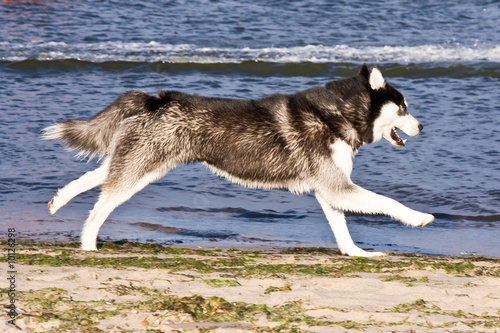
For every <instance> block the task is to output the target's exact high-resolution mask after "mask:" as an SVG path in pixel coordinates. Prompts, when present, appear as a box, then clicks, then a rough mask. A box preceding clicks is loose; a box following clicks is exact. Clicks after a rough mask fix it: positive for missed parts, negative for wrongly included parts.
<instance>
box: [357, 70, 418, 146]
mask: <svg viewBox="0 0 500 333" xmlns="http://www.w3.org/2000/svg"><path fill="white" fill-rule="evenodd" d="M359 75H360V76H361V77H362V78H363V79H364V80H366V81H365V82H366V83H367V85H368V89H369V90H370V98H371V112H372V117H373V118H372V119H373V127H372V131H373V133H372V135H373V137H372V142H377V141H380V140H381V139H382V138H384V139H386V140H387V141H389V142H390V143H391V144H392V145H393V146H394V147H404V145H405V142H406V140H403V139H401V138H400V137H399V135H398V133H397V130H401V131H402V132H403V133H405V134H406V135H409V136H416V135H418V134H419V133H420V131H421V130H422V128H423V126H422V125H421V124H420V123H419V122H418V120H417V119H415V118H414V117H413V116H412V115H411V114H410V113H409V112H408V110H407V108H408V105H407V103H406V100H405V98H404V97H403V95H402V94H401V93H400V92H399V91H397V90H396V89H395V88H394V87H392V86H391V85H390V84H389V83H387V82H386V81H385V79H384V77H383V76H382V73H381V72H380V71H379V70H378V69H377V68H376V67H373V68H372V69H371V70H368V67H366V65H363V67H362V68H361V71H360V73H359Z"/></svg>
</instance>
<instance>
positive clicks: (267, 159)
mask: <svg viewBox="0 0 500 333" xmlns="http://www.w3.org/2000/svg"><path fill="white" fill-rule="evenodd" d="M396 129H399V130H401V131H403V132H404V133H406V134H407V135H409V136H416V135H418V134H419V133H420V131H421V129H422V125H420V123H419V122H418V121H417V120H416V119H415V118H414V117H413V116H411V115H410V114H409V113H408V111H407V105H406V101H405V99H404V97H403V96H402V95H401V93H399V92H398V91H397V90H396V89H394V88H393V87H392V86H391V85H390V84H389V83H387V82H386V81H385V79H384V78H383V76H382V74H381V72H380V71H379V70H378V69H377V68H372V69H371V70H369V69H368V68H367V67H366V65H363V67H362V68H361V71H360V73H359V74H358V75H357V76H355V77H352V78H347V79H343V80H339V81H332V82H328V83H327V84H326V85H325V86H322V87H313V88H311V89H307V90H304V91H302V92H298V93H296V94H291V95H282V94H276V95H272V96H268V97H264V98H262V99H257V100H238V99H221V98H209V97H201V96H194V95H188V94H185V93H181V92H176V91H160V92H159V96H158V97H156V96H151V95H148V94H146V93H143V92H138V91H131V92H127V93H125V94H123V95H122V96H120V97H119V98H118V99H117V100H116V101H114V102H113V103H112V104H111V105H109V106H108V107H106V108H105V109H104V110H103V111H101V112H100V113H98V114H97V115H96V116H94V117H93V118H91V119H89V120H68V121H64V122H60V123H58V124H56V125H54V126H50V127H48V128H46V129H44V131H45V133H44V138H45V139H50V140H58V139H60V140H63V141H64V142H65V143H66V144H67V145H68V146H69V147H70V148H71V149H78V150H80V151H81V153H83V154H92V155H94V154H98V155H101V156H106V157H104V160H103V162H102V165H101V166H100V167H99V168H97V169H96V170H94V171H90V172H87V173H86V174H84V175H83V176H82V177H80V178H79V179H77V180H75V181H73V182H71V183H69V184H68V185H66V186H65V187H64V188H62V189H60V190H59V191H58V192H57V194H56V195H55V196H54V198H53V199H52V200H51V201H50V203H49V211H50V213H52V214H54V213H55V212H57V211H58V210H59V209H60V208H61V207H63V206H64V205H65V204H66V203H68V202H69V201H70V200H71V199H72V198H74V197H75V196H77V195H78V194H80V193H82V192H84V191H87V190H90V189H91V188H93V187H96V186H99V185H102V191H101V194H100V197H99V200H98V201H97V203H96V204H95V206H94V209H93V210H92V211H91V212H90V215H89V217H88V218H87V220H86V222H85V225H84V227H83V231H82V235H81V242H82V249H84V250H90V251H92V250H97V247H96V240H97V235H98V232H99V229H100V227H101V226H102V224H103V223H104V221H105V220H106V218H107V217H108V215H109V214H110V213H111V212H112V211H113V210H114V209H115V208H116V207H117V206H119V205H121V204H122V203H124V202H125V201H127V200H128V199H130V197H132V196H133V195H134V194H135V193H137V192H138V191H140V190H141V189H143V188H144V187H145V186H146V185H148V184H149V183H151V182H153V181H155V180H157V179H159V178H161V177H163V176H164V175H165V174H166V173H167V172H168V171H169V170H171V169H173V168H175V167H176V166H178V165H180V164H183V163H190V162H202V163H204V164H205V165H207V166H208V167H209V168H210V169H211V170H212V171H214V172H215V173H216V174H219V175H222V176H224V177H226V178H228V179H229V180H231V181H233V182H236V183H239V184H242V185H244V186H249V187H254V188H264V189H272V188H286V189H288V190H290V191H291V192H294V193H303V192H309V191H314V193H315V195H316V198H317V200H318V201H319V203H320V205H321V207H322V208H323V211H324V212H325V215H326V218H327V219H328V222H329V223H330V226H331V228H332V230H333V233H334V235H335V239H336V240H337V244H338V246H339V248H340V250H341V251H342V253H344V254H347V255H350V256H362V257H370V256H380V255H383V253H382V252H367V251H364V250H362V249H361V248H359V247H358V246H356V245H355V244H354V242H353V241H352V239H351V236H350V235H349V231H348V229H347V226H346V220H345V217H344V211H350V212H356V213H364V214H385V215H389V216H391V217H392V218H394V219H397V220H400V221H401V222H402V223H404V224H406V225H410V226H424V225H426V224H428V223H431V222H432V221H433V219H434V217H433V216H432V215H430V214H425V213H421V212H418V211H415V210H412V209H410V208H408V207H406V206H404V205H402V204H400V203H399V202H397V201H395V200H393V199H389V198H387V197H384V196H381V195H378V194H375V193H373V192H370V191H368V190H365V189H363V188H361V187H359V186H357V185H355V184H354V183H353V182H352V181H351V178H350V175H351V171H352V166H353V158H354V156H355V155H356V153H357V151H358V149H359V148H360V147H361V146H362V145H365V144H368V143H371V142H376V141H379V140H380V139H382V138H384V139H386V140H387V141H389V142H390V143H391V144H392V145H393V146H396V147H401V146H404V140H401V138H399V136H398V135H397V133H396Z"/></svg>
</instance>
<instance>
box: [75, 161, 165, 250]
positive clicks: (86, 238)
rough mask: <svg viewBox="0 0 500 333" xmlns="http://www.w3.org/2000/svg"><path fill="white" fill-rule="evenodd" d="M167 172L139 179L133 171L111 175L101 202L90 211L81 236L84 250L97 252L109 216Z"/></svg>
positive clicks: (153, 173)
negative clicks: (100, 231) (99, 237)
mask: <svg viewBox="0 0 500 333" xmlns="http://www.w3.org/2000/svg"><path fill="white" fill-rule="evenodd" d="M167 171H168V170H165V171H164V172H158V171H157V172H150V173H148V174H145V175H144V176H142V177H140V178H139V179H137V177H134V176H135V175H134V172H133V171H132V170H120V176H119V177H111V176H115V175H111V173H110V175H109V176H108V179H106V182H105V183H104V185H103V188H102V192H101V195H100V196H99V200H98V201H97V203H96V204H95V206H94V209H92V210H91V211H90V214H89V217H88V218H87V220H86V221H85V224H84V226H83V230H82V235H81V243H82V249H83V250H86V251H96V250H97V244H96V243H97V235H98V234H99V229H100V228H101V226H102V225H103V223H104V222H105V221H106V218H107V217H108V216H109V214H111V212H112V211H113V210H114V209H115V208H116V207H118V206H119V205H121V204H122V203H124V202H125V201H127V200H128V199H130V198H131V197H132V196H133V195H134V194H135V193H137V192H139V191H140V190H142V189H143V188H144V187H146V186H147V185H148V184H149V183H151V182H153V181H155V180H157V179H159V178H160V177H162V176H163V175H164V174H165V173H166V172H167Z"/></svg>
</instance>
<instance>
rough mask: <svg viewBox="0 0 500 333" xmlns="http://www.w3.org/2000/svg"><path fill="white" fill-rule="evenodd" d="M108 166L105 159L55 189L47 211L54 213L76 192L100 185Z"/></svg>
mask: <svg viewBox="0 0 500 333" xmlns="http://www.w3.org/2000/svg"><path fill="white" fill-rule="evenodd" d="M108 166H109V160H108V159H106V160H105V161H104V162H103V163H102V165H101V166H100V167H99V168H97V169H95V170H93V171H89V172H87V173H85V174H84V175H83V176H81V177H80V178H78V179H76V180H74V181H72V182H71V183H69V184H68V185H66V186H65V187H63V188H62V189H60V190H59V191H57V193H56V195H55V196H54V197H53V198H52V200H51V201H50V202H49V212H50V213H51V214H55V213H56V212H57V211H58V210H59V209H60V208H61V207H63V206H64V205H66V204H67V203H68V202H69V201H70V200H71V199H73V198H74V197H76V196H77V195H78V194H80V193H83V192H85V191H88V190H90V189H92V188H94V187H96V186H99V185H102V184H103V183H104V181H105V180H106V176H107V174H108Z"/></svg>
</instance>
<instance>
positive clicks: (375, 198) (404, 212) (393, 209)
mask: <svg viewBox="0 0 500 333" xmlns="http://www.w3.org/2000/svg"><path fill="white" fill-rule="evenodd" d="M328 199H329V202H331V203H332V205H333V207H335V208H338V209H342V210H344V211H350V212H353V213H363V214H384V215H388V216H390V217H392V218H394V219H397V220H399V221H401V222H402V223H403V224H406V225H409V226H412V227H421V226H424V225H427V224H429V223H431V222H432V221H434V216H432V215H431V214H426V213H421V212H418V211H416V210H413V209H411V208H408V207H406V206H405V205H403V204H401V203H399V202H397V201H396V200H394V199H391V198H388V197H385V196H383V195H380V194H376V193H373V192H371V191H368V190H365V189H364V188H362V187H360V186H357V185H354V184H351V185H350V186H349V188H348V189H347V190H346V191H343V192H342V193H338V194H332V195H331V198H330V196H329V197H328Z"/></svg>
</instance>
